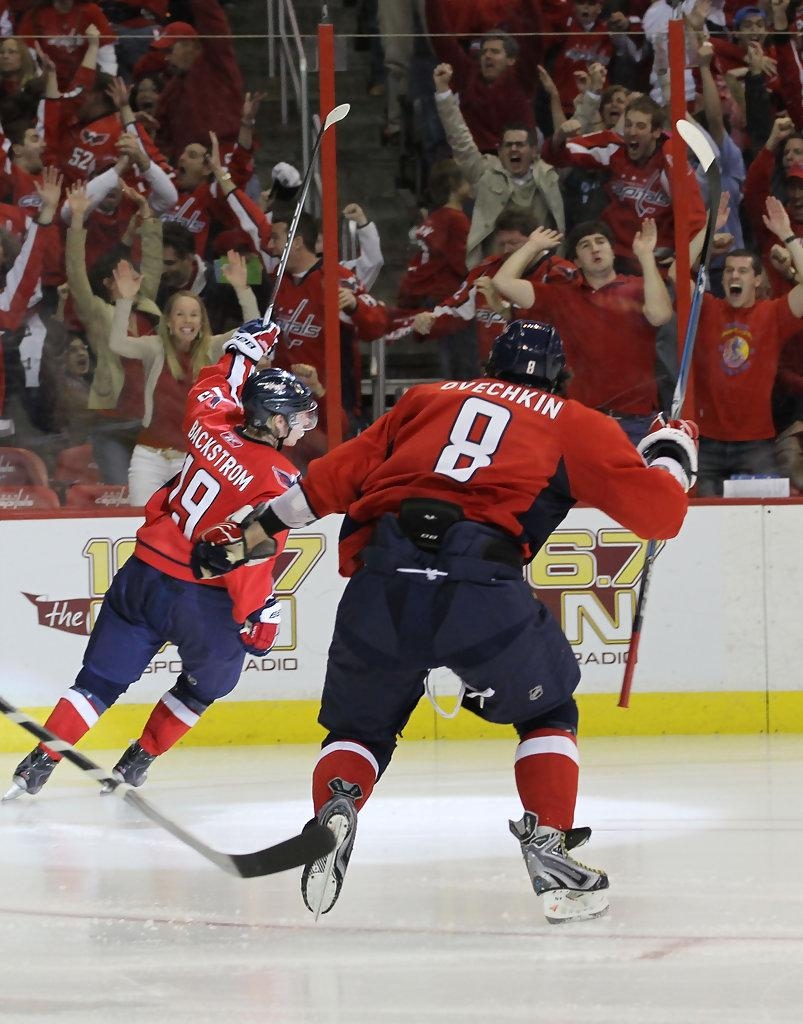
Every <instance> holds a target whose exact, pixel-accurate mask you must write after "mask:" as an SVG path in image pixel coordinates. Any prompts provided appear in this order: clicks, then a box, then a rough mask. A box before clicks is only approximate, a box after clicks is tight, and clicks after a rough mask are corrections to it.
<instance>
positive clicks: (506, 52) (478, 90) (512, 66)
mask: <svg viewBox="0 0 803 1024" xmlns="http://www.w3.org/2000/svg"><path fill="white" fill-rule="evenodd" d="M533 6H535V5H533ZM441 10H442V4H440V3H429V4H428V23H429V24H428V27H429V31H430V32H431V33H432V36H431V38H432V46H433V48H434V50H435V53H436V54H437V55H438V59H439V60H441V61H443V62H444V63H446V64H451V66H452V68H453V69H454V82H453V85H454V90H455V92H457V93H459V94H460V110H461V112H462V114H463V117H464V119H465V122H466V124H467V125H468V128H469V131H470V132H471V134H472V136H473V137H474V142H475V143H476V145H477V149H479V151H480V152H481V153H493V154H496V151H497V147H498V145H499V130H500V128H501V127H502V125H506V124H523V125H525V126H526V127H527V128H529V129H534V128H535V114H534V109H533V104H534V99H535V89H536V83H537V81H538V67H537V66H538V58H537V57H536V58H535V59H534V58H533V55H532V52H531V51H532V48H533V43H534V42H536V37H535V36H527V37H524V38H522V41H521V44H523V45H524V47H525V53H520V52H519V50H520V45H521V44H520V43H519V42H517V40H515V39H514V38H513V37H512V36H510V35H507V34H506V33H504V32H487V33H486V34H485V35H484V36H483V38H482V43H481V45H480V53H479V60H477V58H476V57H475V56H474V54H471V53H467V52H466V51H465V50H464V49H463V47H462V46H461V45H460V43H459V42H458V41H457V39H456V38H455V37H454V35H451V34H450V33H449V30H448V29H447V27H446V26H447V24H448V21H447V18H445V17H444V15H443V13H441ZM538 21H539V22H540V17H539V18H538ZM531 31H537V28H536V26H535V25H533V27H532V28H531ZM537 45H538V47H539V49H540V43H537Z"/></svg>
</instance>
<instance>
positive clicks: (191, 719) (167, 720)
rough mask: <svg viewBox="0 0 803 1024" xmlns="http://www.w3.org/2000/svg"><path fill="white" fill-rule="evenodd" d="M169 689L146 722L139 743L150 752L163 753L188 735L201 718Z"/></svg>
mask: <svg viewBox="0 0 803 1024" xmlns="http://www.w3.org/2000/svg"><path fill="white" fill-rule="evenodd" d="M200 717H201V716H200V715H197V714H196V713H195V712H194V711H190V709H189V708H188V707H187V705H186V704H182V702H181V701H180V700H179V699H178V698H177V697H175V696H174V695H173V693H172V692H171V691H170V690H168V691H167V693H166V694H165V695H164V696H163V697H162V699H161V700H160V701H159V703H158V704H157V705H156V707H155V708H154V709H153V711H151V714H150V718H149V719H148V721H147V722H146V723H145V728H144V729H143V730H142V735H141V736H140V738H139V741H138V742H139V745H140V746H141V747H142V749H143V750H144V751H145V752H146V753H148V754H154V755H156V754H163V753H164V752H165V751H166V750H169V749H170V748H171V747H172V746H173V745H174V744H175V743H178V741H179V740H180V739H181V737H182V736H184V735H186V734H187V733H188V732H189V731H190V729H191V728H192V727H193V726H194V725H195V723H196V722H197V721H198V719H199V718H200Z"/></svg>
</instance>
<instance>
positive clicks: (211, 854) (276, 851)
mask: <svg viewBox="0 0 803 1024" xmlns="http://www.w3.org/2000/svg"><path fill="white" fill-rule="evenodd" d="M0 713H2V714H3V715H5V717H6V718H7V719H9V721H11V722H15V723H16V724H17V725H19V726H21V727H22V728H23V729H25V731H26V732H29V733H31V735H33V736H35V737H36V738H37V739H38V740H39V741H40V742H42V743H45V744H47V746H48V747H50V749H51V750H55V751H57V752H58V753H59V754H61V756H62V757H63V758H64V760H65V761H69V762H70V763H71V764H74V765H75V766H76V767H77V768H80V769H81V771H82V772H84V773H85V774H86V775H89V776H90V778H92V779H94V780H95V782H97V783H99V784H100V785H101V786H102V787H103V788H104V790H106V791H107V792H112V793H114V795H115V796H117V797H120V798H121V799H123V800H125V801H126V803H128V804H130V805H131V806H132V807H136V808H137V810H138V811H139V812H140V813H141V814H144V815H145V817H146V818H149V819H150V820H151V821H153V822H155V823H156V824H157V825H159V826H160V827H161V828H163V829H164V830H165V831H166V832H169V833H170V835H172V836H174V837H175V838H176V839H178V840H179V842H182V843H184V845H185V846H189V847H191V848H192V849H193V850H195V851H196V853H199V854H200V855H201V856H202V857H205V858H206V860H208V861H211V863H212V864H215V865H217V867H219V868H221V869H222V870H223V871H226V872H228V874H230V875H236V876H238V877H239V878H257V877H258V876H260V875H272V874H276V873H277V872H279V871H288V870H290V869H291V868H297V867H302V866H303V865H305V864H311V863H312V862H313V861H315V860H317V859H318V858H319V857H324V856H326V854H328V853H329V851H330V850H331V849H332V848H333V846H334V844H335V837H334V835H333V834H332V832H330V830H329V829H328V828H325V827H324V826H323V825H316V826H310V827H308V828H306V829H305V830H304V831H303V832H302V833H301V834H300V835H297V836H293V837H292V838H290V839H286V840H284V841H283V842H281V843H276V844H275V845H274V846H267V847H265V849H264V850H257V851H256V852H254V853H224V852H223V851H221V850H215V849H214V848H213V847H211V846H208V845H207V844H206V843H204V842H202V840H200V839H198V837H197V836H194V835H193V834H192V833H191V832H188V831H187V830H186V829H184V828H182V827H181V826H180V825H178V824H176V822H175V821H171V819H170V818H168V817H166V816H165V815H164V814H162V812H161V811H159V810H157V808H156V807H154V806H153V804H151V803H149V801H147V800H146V799H145V797H143V796H141V795H140V794H139V793H137V792H136V791H135V790H134V789H133V787H132V786H129V785H128V784H127V783H125V782H120V781H119V779H116V778H114V776H113V775H110V774H109V773H108V772H106V771H104V769H103V768H101V767H100V766H99V765H98V764H96V763H95V762H94V761H92V760H91V759H90V758H88V757H87V756H86V754H84V753H82V752H81V751H80V750H76V749H75V747H73V746H72V745H71V744H69V743H67V742H65V740H60V739H59V738H58V736H55V735H54V734H53V733H52V732H50V731H49V730H48V729H45V727H44V726H43V725H40V724H39V723H38V722H36V721H34V720H33V719H32V718H30V717H29V716H28V715H26V714H25V712H24V711H20V710H19V709H18V708H15V707H14V706H13V705H12V704H9V703H8V701H7V700H5V698H3V697H0Z"/></svg>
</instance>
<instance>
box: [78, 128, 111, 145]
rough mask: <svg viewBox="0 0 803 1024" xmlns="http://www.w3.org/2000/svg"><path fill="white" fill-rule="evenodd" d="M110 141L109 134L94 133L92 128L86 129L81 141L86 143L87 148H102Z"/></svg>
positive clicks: (82, 133)
mask: <svg viewBox="0 0 803 1024" xmlns="http://www.w3.org/2000/svg"><path fill="white" fill-rule="evenodd" d="M108 140H109V133H108V132H93V131H92V130H91V128H84V130H83V131H82V132H81V141H82V142H84V143H86V145H87V146H102V145H103V143H104V142H108Z"/></svg>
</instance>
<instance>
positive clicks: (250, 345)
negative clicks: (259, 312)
mask: <svg viewBox="0 0 803 1024" xmlns="http://www.w3.org/2000/svg"><path fill="white" fill-rule="evenodd" d="M281 333H282V331H281V328H280V327H279V325H278V324H274V323H267V324H265V325H264V326H263V324H262V321H261V320H249V321H248V323H245V324H243V325H242V327H238V328H237V330H236V331H235V332H234V334H232V336H231V337H230V338H229V340H228V341H227V342H226V344H225V345H224V346H223V348H224V349H225V351H226V352H239V353H240V354H241V355H244V356H245V357H246V359H250V360H251V362H253V363H258V362H259V360H260V359H261V358H262V357H263V356H269V355H272V354H273V351H274V349H275V348H276V345H277V344H278V341H279V335H280V334H281Z"/></svg>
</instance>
